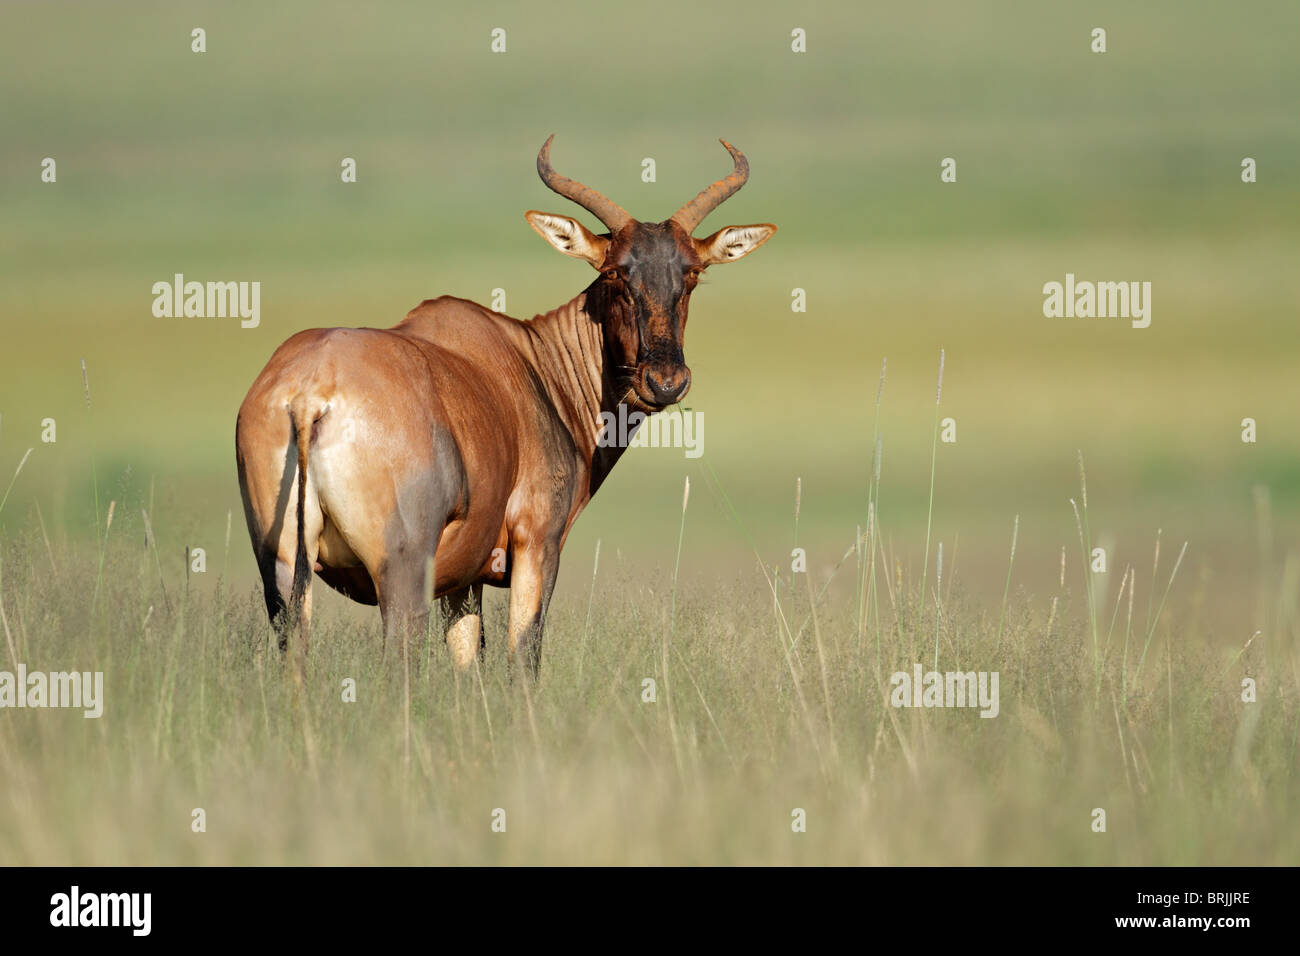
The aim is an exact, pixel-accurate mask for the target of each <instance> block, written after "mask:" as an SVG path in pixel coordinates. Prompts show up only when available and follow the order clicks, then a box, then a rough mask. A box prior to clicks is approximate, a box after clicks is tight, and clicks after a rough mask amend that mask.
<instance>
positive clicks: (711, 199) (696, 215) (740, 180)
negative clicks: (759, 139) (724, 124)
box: [672, 139, 749, 234]
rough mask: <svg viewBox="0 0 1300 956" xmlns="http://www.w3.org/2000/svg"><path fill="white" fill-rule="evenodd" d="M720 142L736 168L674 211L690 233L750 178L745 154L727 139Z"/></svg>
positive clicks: (675, 217) (674, 215) (679, 222)
mask: <svg viewBox="0 0 1300 956" xmlns="http://www.w3.org/2000/svg"><path fill="white" fill-rule="evenodd" d="M718 142H719V143H721V144H722V145H723V146H725V147H727V152H729V153H730V154H731V158H732V160H734V161H735V163H736V168H735V169H734V170H732V172H731V175H730V176H725V177H723V178H722V179H719V180H718V181H717V182H716V183H714V184H713V185H712V186H710V187H709V188H708V189H705V190H703V191H702V192H701V193H700V194H699V195H698V196H696V197H695V198H694V199H692V200H691V201H690V202H688V203H687V204H686V205H685V206H683V207H682V208H681V209H679V210H677V212H675V213H673V216H672V218H673V219H675V220H677V224H678V225H679V226H681V227H682V228H683V229H685V230H686V232H687V233H688V234H689V233H692V232H694V231H695V227H696V226H698V225H699V224H700V223H701V222H703V221H704V217H705V216H707V215H708V214H709V213H711V212H713V210H715V209H717V208H718V206H719V205H721V203H722V201H723V200H724V199H726V198H728V197H729V196H730V195H731V194H732V193H734V192H735V191H736V190H737V189H739V188H740V187H741V186H743V185H745V182H746V180H748V179H749V160H747V159H746V158H745V154H744V153H742V152H741V151H740V150H738V149H736V147H734V146H732V145H731V144H730V143H728V142H727V141H726V140H725V139H720V140H718Z"/></svg>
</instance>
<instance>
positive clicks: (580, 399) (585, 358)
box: [525, 289, 633, 496]
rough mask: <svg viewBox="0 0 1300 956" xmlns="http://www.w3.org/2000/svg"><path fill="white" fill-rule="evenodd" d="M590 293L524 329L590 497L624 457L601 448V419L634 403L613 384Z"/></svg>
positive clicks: (609, 448)
mask: <svg viewBox="0 0 1300 956" xmlns="http://www.w3.org/2000/svg"><path fill="white" fill-rule="evenodd" d="M589 291H590V289H587V290H584V291H582V292H580V293H578V295H577V296H576V297H574V298H573V299H571V300H569V301H568V302H566V303H565V304H564V305H562V306H560V307H559V308H556V309H552V310H551V311H550V312H546V313H544V314H542V315H538V316H535V317H534V318H532V319H530V320H528V321H527V322H526V323H525V326H526V327H527V328H528V330H529V332H530V333H531V335H530V336H529V337H530V339H531V340H532V343H533V355H532V356H530V358H531V364H532V366H533V369H534V371H536V373H537V375H538V378H539V379H540V380H541V382H542V384H543V387H544V388H545V391H546V394H547V396H548V397H549V398H550V400H551V403H552V405H554V407H555V409H556V411H557V412H558V413H559V415H560V419H561V421H562V422H563V423H564V427H565V429H566V430H567V431H568V432H569V434H570V436H571V437H572V439H573V444H574V447H575V448H576V449H577V451H578V454H579V455H580V456H581V458H582V460H583V461H584V462H585V463H586V464H587V466H588V468H589V488H588V492H587V493H588V496H590V495H594V494H595V493H596V489H598V488H599V487H600V485H601V483H602V482H604V480H605V478H606V477H608V475H609V472H610V470H611V469H612V468H613V467H614V463H615V462H617V461H618V459H619V458H620V457H621V456H622V454H623V451H624V448H623V447H622V446H620V445H619V444H618V442H613V443H611V444H609V445H608V446H601V445H599V444H598V438H599V436H600V431H601V425H602V421H601V413H602V412H610V413H612V414H613V415H614V417H615V419H617V418H618V405H619V402H620V400H626V401H628V402H629V410H630V409H631V403H632V402H633V400H632V399H629V398H627V394H628V393H627V389H626V388H624V389H623V390H622V391H618V390H617V389H616V387H615V385H614V384H613V381H612V380H613V379H615V378H618V377H619V376H618V375H617V374H614V372H615V370H614V369H612V368H611V367H610V366H611V362H610V361H609V358H608V356H607V355H606V354H605V337H604V328H603V324H602V317H601V316H599V315H596V314H592V313H593V312H594V311H595V310H596V308H597V306H596V304H595V303H592V302H589V300H588V292H589ZM589 309H590V310H591V311H589Z"/></svg>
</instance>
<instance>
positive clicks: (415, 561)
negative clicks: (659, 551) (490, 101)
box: [235, 136, 776, 677]
mask: <svg viewBox="0 0 1300 956" xmlns="http://www.w3.org/2000/svg"><path fill="white" fill-rule="evenodd" d="M553 139H554V137H553V136H552V137H551V139H548V140H547V141H546V143H545V145H543V146H542V149H541V151H540V152H539V153H538V156H537V171H538V174H539V175H540V176H541V178H542V182H544V183H545V184H546V185H547V186H548V187H549V188H550V189H552V190H554V191H555V192H556V193H559V194H560V195H561V196H564V197H565V198H567V199H570V200H572V201H573V202H575V203H577V204H578V205H580V206H582V207H583V208H585V209H586V210H587V211H589V212H590V213H592V214H593V215H594V216H595V217H596V218H597V219H599V220H600V221H601V222H602V223H603V224H604V225H605V227H606V228H607V229H608V230H609V231H608V232H607V233H604V234H602V235H596V234H593V233H592V232H590V231H589V230H588V229H587V228H586V227H585V226H583V225H582V224H581V223H580V222H578V221H577V220H576V219H573V218H570V217H568V216H561V215H556V214H551V213H542V212H536V211H529V212H527V213H525V218H526V219H527V221H528V223H529V225H531V226H532V228H533V229H534V230H536V231H537V232H538V234H540V235H541V236H542V238H544V239H545V240H546V241H547V242H549V243H550V244H551V245H552V246H554V247H555V248H556V249H558V250H559V251H560V252H563V253H564V254H565V255H568V256H573V257H575V258H579V259H585V260H586V261H587V262H589V263H590V264H591V265H592V267H593V268H595V269H596V271H597V272H598V275H597V277H596V279H595V281H593V282H592V283H591V285H589V286H587V288H586V289H584V290H583V291H582V292H580V293H579V294H578V295H577V296H576V297H575V298H573V299H572V300H570V301H569V302H566V303H565V304H563V305H561V306H559V307H558V308H556V309H553V310H552V311H550V312H547V313H545V314H543V315H538V316H536V317H534V318H532V319H530V320H527V321H521V320H517V319H513V318H510V317H508V316H505V315H502V314H500V313H497V312H493V311H491V310H490V309H488V308H486V307H484V306H481V305H478V304H476V303H474V302H470V301H467V300H465V299H459V298H455V297H452V296H442V297H440V298H437V299H428V300H425V301H424V302H422V303H420V305H418V306H417V307H416V308H414V309H412V310H411V311H410V312H409V313H408V314H407V315H406V317H405V318H404V319H403V320H402V321H401V322H399V323H398V324H397V325H395V326H393V327H392V328H391V329H372V328H333V329H309V330H307V331H304V332H299V333H298V334H296V335H294V336H293V337H291V338H290V339H288V341H286V342H285V343H284V344H283V345H281V346H280V347H279V348H278V349H277V350H276V352H275V354H274V355H272V356H271V360H270V361H269V362H268V363H267V365H266V367H265V368H264V369H263V370H262V372H261V374H260V375H258V377H257V379H256V381H254V383H253V385H252V388H250V389H249V392H248V395H247V396H246V397H245V399H244V402H243V404H242V405H241V407H240V410H239V417H238V421H237V423H236V427H235V449H236V459H237V462H238V469H239V484H240V491H241V494H242V496H243V501H244V512H245V518H246V519H247V522H248V530H249V535H250V537H251V538H252V543H253V551H254V553H255V555H256V558H257V563H258V568H259V571H260V574H261V579H262V585H263V588H264V591H265V596H266V608H267V613H268V615H269V616H270V618H271V621H272V623H273V624H274V625H275V626H276V628H277V630H278V631H279V634H280V646H281V648H282V649H284V648H286V647H287V645H288V639H289V636H290V635H291V634H296V635H297V644H298V647H299V649H300V653H299V655H298V660H299V667H300V668H301V666H302V662H303V660H304V659H305V655H306V649H307V641H308V628H309V623H310V617H311V588H310V576H311V573H312V571H313V570H314V571H315V573H316V574H317V575H318V576H319V577H320V578H321V580H323V581H324V582H325V583H326V584H328V585H329V586H330V587H332V588H334V589H335V590H337V591H340V592H342V593H343V594H345V595H347V596H348V597H350V598H352V599H353V600H355V601H359V602H361V603H363V604H371V605H374V604H377V605H378V606H379V610H380V614H381V616H382V618H383V625H384V636H385V641H386V642H387V641H388V640H389V639H391V638H393V637H394V636H396V635H399V634H401V633H402V632H403V631H407V632H413V631H416V630H419V631H423V629H424V628H425V627H427V624H428V615H429V613H430V611H431V600H432V599H436V600H438V601H439V602H440V606H441V607H440V609H441V611H442V614H443V619H444V621H446V622H447V630H446V641H447V646H448V649H449V652H450V656H451V659H452V661H453V663H454V664H455V666H457V667H458V668H466V667H468V666H470V665H471V664H472V663H473V661H474V659H475V657H476V655H479V654H481V653H482V651H483V647H484V633H483V624H482V617H481V600H482V590H483V585H485V584H491V585H495V586H498V587H508V588H509V589H510V614H509V655H510V659H511V660H512V661H513V660H515V659H517V658H520V659H522V661H523V662H524V663H525V664H526V665H527V667H528V669H529V671H530V673H531V674H532V676H534V677H536V676H537V673H538V669H539V667H540V663H541V642H542V628H543V624H544V622H545V619H546V612H547V607H548V605H549V603H550V599H551V592H552V589H553V587H554V585H555V578H556V573H557V571H558V569H559V561H560V551H561V549H562V548H563V546H564V541H565V538H566V536H567V535H568V532H569V529H570V528H571V527H572V526H573V522H574V521H575V520H576V519H577V517H578V515H579V514H580V513H581V512H582V509H583V508H584V507H585V506H586V504H587V502H588V501H590V500H591V497H592V495H594V494H595V493H596V490H597V489H598V488H599V487H600V485H601V483H602V482H603V481H604V480H605V477H606V476H607V475H608V474H609V471H610V469H611V468H612V467H613V466H614V463H615V462H616V461H617V460H618V458H619V456H620V455H621V454H622V452H623V446H622V445H619V444H609V443H603V442H601V441H600V434H601V428H602V422H604V421H608V420H609V419H607V418H603V417H602V415H617V414H618V412H619V411H620V406H623V409H622V411H624V412H626V411H627V408H629V407H630V408H631V409H633V410H636V411H640V412H642V413H643V414H646V415H649V414H653V413H654V412H657V411H659V410H661V409H664V408H666V407H668V406H670V405H672V404H674V403H676V402H677V401H679V400H680V399H681V398H682V396H683V395H685V394H686V392H687V390H688V389H689V388H690V384H691V373H690V369H689V368H688V367H687V365H686V361H685V358H684V356H683V354H682V340H683V333H684V331H685V327H686V316H687V309H688V306H689V303H690V296H691V292H692V291H693V290H694V288H695V286H696V283H697V282H698V281H699V278H700V275H701V274H702V272H703V271H704V270H705V269H707V268H708V267H709V266H711V265H716V264H718V263H723V262H732V261H735V260H736V259H739V258H741V257H742V256H744V255H746V254H748V253H749V252H752V251H753V250H754V249H756V248H758V247H759V246H760V245H762V244H763V243H764V242H766V241H767V240H768V239H769V238H771V236H772V234H773V233H774V232H776V226H774V225H771V224H768V223H764V224H758V225H749V226H727V227H725V228H723V229H720V230H718V231H717V232H715V233H713V234H712V235H711V236H709V237H708V238H705V239H696V238H694V237H693V236H692V235H691V233H692V232H693V231H694V230H695V228H696V227H697V226H698V225H699V224H700V222H701V221H702V220H703V219H704V218H705V217H706V216H707V215H708V214H709V213H710V212H712V211H713V210H714V209H715V208H716V207H717V206H718V205H719V204H720V203H721V202H723V200H725V199H727V198H728V197H729V196H731V195H732V194H733V193H734V192H735V191H736V190H738V189H739V188H740V187H741V186H743V185H744V184H745V182H746V180H747V179H748V178H749V163H748V161H747V160H746V159H745V157H744V156H743V155H742V154H741V153H740V151H739V150H737V149H736V148H735V147H733V146H732V145H731V144H730V143H727V142H726V141H725V140H724V141H722V142H723V145H724V146H725V147H726V148H727V151H728V152H729V153H730V154H731V157H732V160H733V162H734V169H733V171H732V172H731V173H730V174H729V175H727V176H726V177H724V178H723V179H720V180H718V181H717V182H715V183H714V184H713V185H711V186H709V187H708V188H707V189H705V190H703V191H702V192H701V193H700V194H699V195H698V196H696V197H695V198H694V199H692V200H691V201H690V202H688V203H687V204H686V205H684V206H683V207H682V208H681V209H679V210H678V211H677V212H676V213H674V214H673V215H672V216H671V217H670V218H669V219H667V220H665V221H663V222H658V223H649V222H640V221H638V220H636V219H633V218H632V216H631V215H629V214H628V213H627V212H626V211H625V210H624V209H623V208H622V207H620V206H618V205H617V204H615V203H614V202H612V201H610V200H609V199H607V198H606V197H605V196H603V195H601V194H600V193H599V192H597V191H596V190H594V189H591V188H590V187H588V186H584V185H583V184H581V183H579V182H577V181H575V180H572V179H568V178H566V177H564V176H561V175H560V174H558V173H556V172H555V170H554V169H552V167H551V163H550V148H551V141H552V140H553Z"/></svg>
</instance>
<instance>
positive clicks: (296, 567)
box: [289, 398, 314, 625]
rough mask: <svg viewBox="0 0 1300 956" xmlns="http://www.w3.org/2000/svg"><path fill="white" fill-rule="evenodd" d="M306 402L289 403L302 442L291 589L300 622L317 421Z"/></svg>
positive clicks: (291, 420) (292, 610)
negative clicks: (312, 448) (306, 515)
mask: <svg viewBox="0 0 1300 956" xmlns="http://www.w3.org/2000/svg"><path fill="white" fill-rule="evenodd" d="M306 404H307V403H306V402H305V401H304V400H302V399H301V398H300V399H297V400H295V401H294V403H293V404H292V405H290V406H289V423H290V425H292V426H293V429H292V430H293V436H294V440H295V441H296V442H297V444H298V544H297V547H296V548H295V549H294V555H293V587H292V589H291V591H290V595H291V597H290V600H289V609H290V610H289V613H290V615H291V617H290V620H291V621H292V622H293V624H295V625H296V624H297V623H298V621H299V620H300V619H301V617H302V602H303V597H304V596H305V595H306V593H307V582H308V581H309V580H310V579H311V568H310V567H309V566H308V563H307V537H306V532H305V530H304V528H303V524H304V519H303V515H304V513H305V512H306V510H307V449H308V447H309V446H310V445H311V430H312V425H313V424H314V422H313V421H312V417H311V415H310V414H309V413H308V411H307V407H306Z"/></svg>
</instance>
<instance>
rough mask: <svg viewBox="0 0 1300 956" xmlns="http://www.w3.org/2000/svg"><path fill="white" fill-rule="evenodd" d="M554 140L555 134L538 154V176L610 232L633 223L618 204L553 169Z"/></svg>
mask: <svg viewBox="0 0 1300 956" xmlns="http://www.w3.org/2000/svg"><path fill="white" fill-rule="evenodd" d="M553 139H555V134H554V133H552V134H551V136H550V139H547V141H546V143H545V144H544V145H543V146H542V149H541V152H539V153H538V154H537V175H538V176H541V177H542V182H544V183H546V185H547V187H549V188H550V189H553V190H554V191H555V192H557V193H559V194H560V195H561V196H563V197H564V198H565V199H572V200H573V201H574V202H576V203H577V204H578V205H579V206H581V207H582V208H583V209H586V210H587V211H588V212H589V213H591V214H592V215H593V216H595V217H596V218H597V219H599V220H600V221H601V222H603V223H604V224H605V225H606V226H608V227H609V231H610V232H618V231H619V230H620V229H622V228H623V227H624V226H625V225H627V224H628V223H629V222H631V221H632V217H631V215H629V214H628V212H627V210H625V209H624V208H623V207H622V206H620V205H619V204H618V203H616V202H613V201H612V200H610V199H607V198H606V197H605V196H602V195H601V194H600V193H598V192H596V190H594V189H592V188H591V187H590V186H584V185H583V184H582V183H580V182H578V181H577V180H576V179H569V178H567V177H565V176H561V175H560V174H559V173H557V172H556V171H555V170H554V169H552V168H551V140H553Z"/></svg>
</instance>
